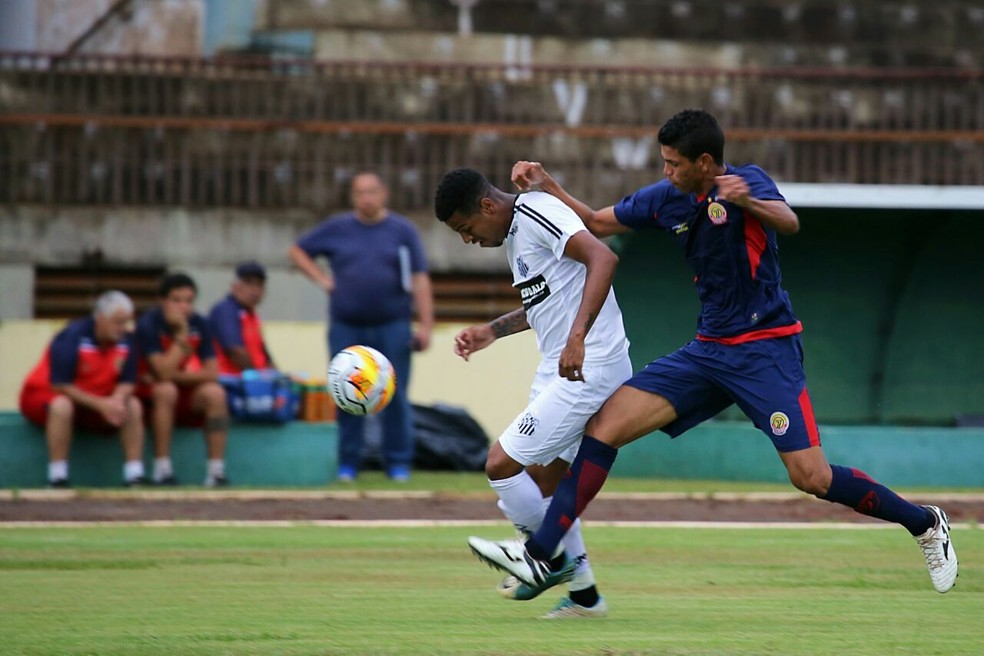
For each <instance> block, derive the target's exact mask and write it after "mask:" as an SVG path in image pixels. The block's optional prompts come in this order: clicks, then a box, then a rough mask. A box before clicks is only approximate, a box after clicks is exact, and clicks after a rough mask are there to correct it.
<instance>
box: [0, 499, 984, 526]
mask: <svg viewBox="0 0 984 656" xmlns="http://www.w3.org/2000/svg"><path fill="white" fill-rule="evenodd" d="M288 494H289V493H288ZM161 496H163V495H161ZM285 496H286V495H285ZM154 497H155V495H154V494H153V493H144V494H134V495H125V494H115V495H107V496H106V497H99V496H95V497H94V496H91V495H87V494H74V493H70V494H50V495H45V494H34V495H31V494H22V495H19V496H17V497H9V498H7V499H4V500H0V522H24V521H60V522H73V521H78V522H91V521H124V522H126V521H145V520H244V521H262V520H298V521H305V520H399V519H426V520H501V519H502V515H501V514H500V512H499V510H498V508H496V505H495V502H494V499H493V497H491V496H468V497H461V496H456V495H448V494H427V493H418V494H410V495H408V496H398V495H384V496H377V495H371V494H357V493H356V494H339V495H332V494H329V493H326V494H324V495H320V496H318V495H315V496H312V495H298V496H297V498H264V497H263V496H262V493H259V494H258V493H253V494H252V495H248V498H237V496H236V495H235V493H231V494H226V493H223V494H215V495H210V494H208V493H207V492H206V493H202V492H198V493H189V494H185V495H182V494H180V493H179V494H172V495H167V498H154ZM911 499H912V501H914V502H917V503H936V504H938V505H941V506H942V507H943V508H945V510H946V511H947V513H948V514H949V515H950V519H951V521H954V522H977V523H981V522H984V498H977V497H971V496H969V495H942V496H939V495H936V496H931V495H927V496H925V497H922V498H920V497H916V496H912V497H911ZM584 519H585V520H586V521H589V522H590V521H592V520H596V521H598V520H600V521H748V522H790V521H792V522H825V521H839V522H878V520H873V519H871V518H869V517H866V516H864V515H860V514H858V513H855V512H852V511H850V510H849V509H847V508H844V507H843V506H839V505H836V504H832V503H827V502H824V501H818V500H816V499H813V498H812V497H807V496H798V495H774V498H757V497H756V496H755V495H745V496H742V495H728V496H727V497H725V498H700V497H695V496H685V495H680V496H679V497H672V495H670V496H669V498H668V495H653V496H652V497H647V496H645V495H626V496H602V497H599V498H598V499H596V500H595V501H594V502H593V503H592V504H591V506H590V507H589V508H588V510H587V511H586V513H585V515H584Z"/></svg>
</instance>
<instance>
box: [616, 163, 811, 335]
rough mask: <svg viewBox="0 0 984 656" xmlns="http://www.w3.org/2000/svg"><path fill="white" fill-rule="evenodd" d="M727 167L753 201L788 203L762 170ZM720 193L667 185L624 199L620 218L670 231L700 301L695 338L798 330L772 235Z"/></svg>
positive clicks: (619, 208)
mask: <svg viewBox="0 0 984 656" xmlns="http://www.w3.org/2000/svg"><path fill="white" fill-rule="evenodd" d="M725 168H726V170H725V175H737V176H740V177H742V178H744V180H745V181H746V182H747V183H748V186H749V190H750V192H749V193H750V195H751V196H752V197H754V198H757V199H759V200H780V201H785V198H783V196H782V194H780V193H779V189H778V188H776V184H775V183H774V182H773V181H772V179H771V178H770V177H769V176H768V174H766V173H765V171H763V170H762V169H761V168H759V167H757V166H755V165H752V164H746V165H743V166H737V167H734V166H730V165H728V166H726V167H725ZM715 192H716V188H714V189H711V191H710V193H708V194H707V195H706V196H698V195H697V194H693V193H690V194H683V193H681V192H680V191H678V190H677V189H676V188H675V187H674V186H673V185H672V184H671V183H670V181H669V180H662V181H660V182H657V183H656V184H653V185H649V186H647V187H643V188H642V189H639V190H638V191H636V192H634V193H633V194H631V195H629V196H626V197H625V198H623V199H622V200H621V201H619V203H618V204H617V205H615V217H616V218H617V219H618V221H619V222H620V223H622V224H623V225H625V226H628V227H630V228H633V229H636V230H641V229H648V228H660V229H662V230H665V231H667V232H669V233H670V235H671V236H672V237H673V240H674V241H675V242H676V243H677V245H678V246H680V248H681V249H682V250H683V252H684V257H685V258H686V260H687V262H689V263H690V266H691V267H692V268H693V270H694V274H695V277H694V284H695V285H696V287H697V296H698V298H699V299H700V315H699V317H698V319H697V338H698V339H704V340H709V341H718V342H722V343H725V344H730V343H741V342H746V341H751V340H755V339H764V338H769V337H782V336H787V335H793V334H796V333H799V332H801V331H802V329H803V328H802V324H800V322H799V321H798V320H797V318H796V315H795V314H793V307H792V304H791V303H790V301H789V295H788V294H787V293H786V291H785V290H784V289H783V288H782V273H781V272H780V270H779V246H778V244H777V242H776V233H775V230H773V229H771V228H768V227H766V226H765V225H763V224H762V222H761V221H759V220H758V219H757V218H756V217H755V215H753V214H751V213H750V212H748V211H747V210H744V209H742V208H741V207H739V206H737V205H735V204H733V203H730V202H728V201H725V200H718V199H716V198H715Z"/></svg>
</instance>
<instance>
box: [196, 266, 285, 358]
mask: <svg viewBox="0 0 984 656" xmlns="http://www.w3.org/2000/svg"><path fill="white" fill-rule="evenodd" d="M265 292H266V269H264V268H263V265H262V264H260V263H259V262H243V263H242V264H240V265H239V266H237V267H236V279H235V280H233V282H232V285H231V287H230V288H229V294H228V295H227V296H226V297H225V298H224V299H222V300H221V301H219V302H218V303H216V304H215V305H213V306H212V311H211V312H209V315H208V329H209V332H210V333H211V334H212V343H213V346H214V347H215V356H216V358H217V359H218V362H219V373H220V374H229V375H239V374H242V373H243V371H244V370H246V369H276V366H275V365H274V364H273V358H272V357H270V351H269V349H267V347H266V343H265V342H264V340H263V328H262V322H261V321H260V315H259V314H258V313H257V311H256V308H257V307H258V306H259V304H260V303H261V302H263V296H264V294H265Z"/></svg>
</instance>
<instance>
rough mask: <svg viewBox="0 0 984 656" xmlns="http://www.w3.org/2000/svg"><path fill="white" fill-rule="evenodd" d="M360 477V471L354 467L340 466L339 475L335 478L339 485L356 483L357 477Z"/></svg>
mask: <svg viewBox="0 0 984 656" xmlns="http://www.w3.org/2000/svg"><path fill="white" fill-rule="evenodd" d="M358 475H359V472H358V470H357V469H356V468H355V467H353V466H352V465H339V466H338V474H337V475H336V476H335V478H336V479H337V480H338V482H339V483H354V482H355V477H356V476H358Z"/></svg>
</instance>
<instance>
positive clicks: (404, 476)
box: [386, 465, 410, 483]
mask: <svg viewBox="0 0 984 656" xmlns="http://www.w3.org/2000/svg"><path fill="white" fill-rule="evenodd" d="M386 476H387V477H388V478H389V479H390V480H391V481H393V482H394V483H406V482H407V481H409V480H410V468H409V467H407V466H406V465H392V466H391V467H389V468H388V469H387V470H386Z"/></svg>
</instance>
